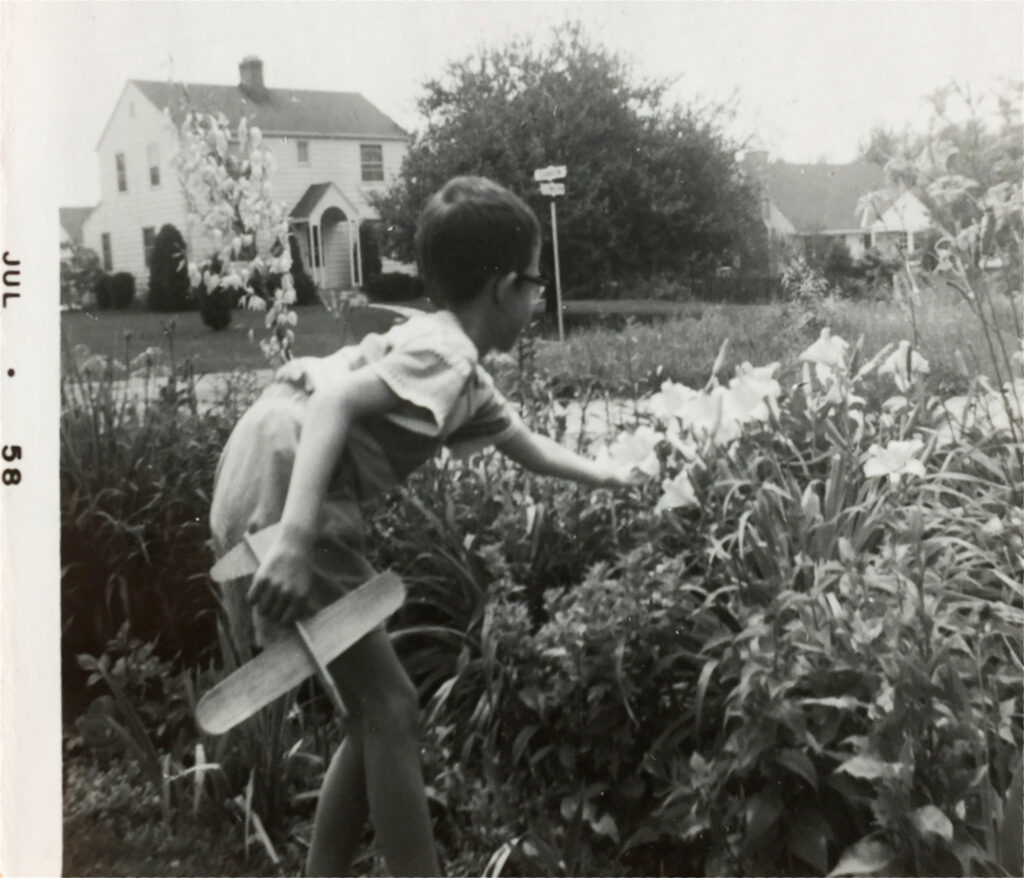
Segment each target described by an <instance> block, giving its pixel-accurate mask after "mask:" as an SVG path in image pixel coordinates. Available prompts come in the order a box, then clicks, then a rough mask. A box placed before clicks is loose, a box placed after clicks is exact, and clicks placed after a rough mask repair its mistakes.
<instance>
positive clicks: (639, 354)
mask: <svg viewBox="0 0 1024 878" xmlns="http://www.w3.org/2000/svg"><path fill="white" fill-rule="evenodd" d="M295 310H296V313H297V314H298V319H299V322H298V325H297V326H296V330H295V338H296V340H295V353H296V354H297V355H298V356H307V355H313V356H322V355H324V354H329V353H331V352H332V351H334V350H336V349H337V348H338V347H340V346H341V345H342V344H345V343H347V342H349V341H351V340H353V339H358V338H361V337H362V336H363V335H364V334H365V333H367V332H371V331H377V332H380V331H383V330H385V329H386V328H387V326H388V325H390V322H391V321H392V319H393V312H390V311H388V310H386V309H385V308H379V307H356V308H353V309H352V310H351V311H350V313H349V316H348V318H347V319H344V320H343V319H339V318H338V317H337V316H335V315H334V314H332V313H331V312H329V311H326V310H325V309H323V308H322V307H320V306H318V305H310V306H305V307H299V308H296V309H295ZM999 316H1000V321H999V326H998V330H999V335H1000V336H1001V338H1002V344H1003V346H1004V348H1005V350H1007V351H1008V352H1010V353H1013V352H1014V351H1017V350H1018V349H1019V347H1020V343H1019V341H1018V339H1017V335H1016V328H1015V327H1016V319H1018V318H1014V315H1013V310H1012V308H1011V307H1010V306H1009V304H1008V303H1004V307H1003V308H1002V309H1001V313H1000V315H999ZM794 318H795V315H794V314H793V312H792V311H789V310H787V309H786V308H785V307H784V306H783V305H781V304H778V303H772V304H753V305H736V304H722V305H717V304H708V303H695V302H690V303H682V304H677V303H668V302H646V303H645V302H643V301H641V300H636V301H631V302H624V301H623V302H603V301H595V302H570V303H567V306H566V325H567V338H566V340H565V342H564V343H560V342H558V340H557V333H556V331H555V327H554V321H553V320H552V319H551V318H550V317H544V318H541V319H540V320H539V321H538V324H537V327H538V329H539V331H538V333H537V335H536V337H537V341H538V343H537V365H538V368H539V369H540V371H541V372H542V373H543V374H544V375H545V376H546V377H547V378H548V379H550V380H551V381H552V383H553V385H554V386H555V387H556V388H562V390H563V392H564V393H566V394H572V393H574V392H576V391H577V390H578V389H579V388H580V387H581V386H583V385H584V384H589V385H591V386H595V387H599V388H601V389H606V390H610V391H612V392H615V393H628V392H630V391H632V390H637V389H639V390H652V389H655V387H656V386H657V384H659V383H660V381H661V380H663V379H664V378H672V379H674V380H677V381H683V382H685V383H687V384H690V385H697V384H701V383H703V382H704V381H706V380H707V378H708V370H709V369H710V367H711V364H712V362H713V361H714V359H715V355H716V354H717V352H718V350H719V348H720V346H721V344H722V342H723V341H724V340H725V339H727V338H728V339H729V350H728V353H727V358H726V361H725V367H726V374H727V373H728V372H731V370H732V368H733V366H735V365H737V364H739V363H742V362H744V361H747V362H751V363H770V362H776V361H777V362H780V363H781V364H782V365H783V367H784V368H785V367H792V366H793V365H795V363H796V358H797V356H798V354H799V353H800V351H801V350H803V347H805V346H806V338H805V337H804V335H805V334H804V333H802V332H800V331H799V330H798V328H797V327H795V326H794V325H793V323H794ZM627 320H628V321H631V322H628V323H627V322H626V321H627ZM817 320H818V322H819V323H821V324H822V325H828V326H830V327H831V329H832V332H833V334H835V335H840V336H842V337H843V338H845V339H846V340H847V341H849V342H850V343H851V344H853V343H855V342H856V341H857V340H858V339H859V338H861V337H862V336H863V338H864V343H863V348H864V351H865V352H866V353H867V354H868V355H870V354H873V353H874V352H876V351H878V350H879V349H880V348H881V347H882V346H883V345H885V344H887V343H892V342H898V341H900V340H901V339H904V338H905V339H909V340H913V339H914V338H915V325H914V324H915V323H916V337H917V343H918V345H919V347H920V350H921V352H922V353H923V354H924V356H925V357H926V358H928V360H929V361H930V363H931V366H932V371H933V374H938V375H940V376H942V377H943V379H944V380H945V381H946V383H948V384H949V385H951V386H952V385H955V384H957V383H958V381H959V380H960V379H961V378H962V376H961V369H960V365H959V364H958V363H957V352H959V353H960V356H961V358H962V360H963V361H964V362H965V363H966V364H967V366H968V367H969V368H970V370H971V372H973V373H981V374H985V375H988V376H989V377H990V378H992V379H996V378H999V377H1000V375H1001V373H1000V371H999V370H998V369H997V368H996V367H995V366H994V365H993V353H992V351H991V350H990V348H989V346H988V342H987V340H986V338H985V334H984V332H983V330H982V327H981V325H980V323H979V321H978V319H977V318H976V317H975V316H973V315H972V314H970V312H969V311H968V309H967V307H966V305H964V304H963V303H960V302H956V301H953V300H951V299H949V298H936V300H935V301H933V302H932V303H931V304H928V305H925V306H924V307H922V308H921V309H920V312H919V313H918V314H917V315H916V317H915V319H914V323H912V322H911V320H910V319H909V317H908V315H907V314H906V313H905V312H904V311H902V310H901V309H900V308H898V307H897V306H896V305H895V304H893V303H892V302H888V301H850V300H836V301H834V302H832V303H830V304H829V305H828V306H827V308H826V309H824V311H823V313H821V314H819V315H817ZM263 321H264V315H263V314H260V313H253V312H246V311H236V312H234V314H233V319H232V321H231V325H230V326H229V327H228V328H227V329H226V330H224V331H223V332H218V333H215V332H213V331H211V330H210V329H208V328H207V327H206V326H205V325H204V324H203V322H202V320H201V319H200V317H199V315H198V314H197V313H182V314H174V315H167V314H154V313H152V312H149V311H144V310H130V311H102V312H86V311H78V312H68V313H65V314H64V315H63V318H62V322H61V328H62V331H63V335H64V338H65V340H66V341H67V344H68V346H69V348H72V349H73V348H74V347H75V346H76V345H85V346H86V347H88V348H89V350H90V351H91V352H93V353H99V354H103V355H108V354H113V355H115V356H117V357H118V358H119V359H123V358H124V354H125V345H126V337H127V339H128V340H127V345H128V353H129V356H130V357H131V356H134V355H136V354H138V353H139V352H141V351H142V350H144V349H145V348H147V347H149V346H151V345H155V346H160V347H162V348H163V349H164V350H165V351H166V352H167V353H168V354H170V353H173V356H174V357H175V358H176V359H179V360H180V359H182V358H194V362H195V367H196V370H197V372H199V373H200V374H203V373H211V372H225V371H231V370H233V369H239V368H254V369H261V368H265V367H266V361H265V359H264V357H263V354H262V352H261V351H260V348H259V346H258V345H257V344H256V341H255V340H254V339H259V338H261V337H263V336H264V335H265V334H266V329H265V328H264V323H263ZM626 326H628V327H629V331H626ZM251 335H252V336H253V337H252V338H251V337H250V336H251ZM997 353H998V351H997ZM996 361H997V362H1002V361H1003V358H1002V356H997V357H996Z"/></svg>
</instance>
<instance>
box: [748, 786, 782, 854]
mask: <svg viewBox="0 0 1024 878" xmlns="http://www.w3.org/2000/svg"><path fill="white" fill-rule="evenodd" d="M782 810H783V808H782V799H781V798H780V796H779V794H778V793H777V792H775V790H774V789H763V790H761V791H760V792H758V793H755V794H754V795H753V796H751V798H750V799H749V800H748V802H747V844H748V845H751V846H756V845H757V844H759V843H760V842H761V841H762V840H763V839H764V837H765V836H766V835H768V834H769V833H771V832H772V831H774V829H775V826H776V824H777V823H778V822H779V818H780V817H781V816H782Z"/></svg>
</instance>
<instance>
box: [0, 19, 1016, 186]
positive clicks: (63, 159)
mask: <svg viewBox="0 0 1024 878" xmlns="http://www.w3.org/2000/svg"><path fill="white" fill-rule="evenodd" d="M4 5H5V6H7V8H6V9H4V10H3V13H4V14H6V17H7V19H8V21H7V24H8V28H7V35H8V37H11V36H12V32H13V39H15V40H16V41H18V42H19V43H20V44H21V46H22V47H25V46H26V45H27V46H29V47H30V48H31V50H32V51H35V52H39V53H44V55H45V57H46V59H47V69H48V72H49V75H48V76H47V80H48V81H46V82H45V83H28V82H26V83H25V86H24V88H25V89H26V91H29V92H30V93H31V94H32V96H33V98H34V99H36V100H38V99H40V98H42V99H43V100H45V101H46V102H47V105H48V107H49V108H50V109H51V110H52V113H51V116H52V119H53V123H54V126H53V131H54V136H53V139H52V140H51V141H50V142H49V143H48V144H47V146H46V149H47V153H48V155H49V156H50V157H51V158H52V159H53V160H52V162H48V164H50V166H51V167H52V168H53V172H54V173H55V174H57V175H58V180H57V191H58V192H59V193H60V198H61V203H62V204H65V205H83V206H84V205H92V204H95V203H96V201H97V200H98V198H99V171H98V168H97V163H96V158H95V147H96V143H97V141H98V139H99V136H100V134H101V132H102V130H103V126H104V125H105V123H106V121H107V119H108V117H109V115H110V112H111V110H112V109H113V106H114V103H115V101H116V100H117V97H118V95H119V94H120V91H121V89H122V87H123V85H124V82H125V81H126V80H127V79H131V78H135V79H167V78H168V77H172V78H173V79H175V80H176V81H184V82H206V83H221V84H233V83H236V82H237V81H238V79H237V78H238V62H239V61H240V60H241V59H242V58H243V57H244V56H246V55H257V56H259V57H260V58H261V59H262V60H263V64H264V75H265V79H266V82H267V84H268V86H270V87H274V86H280V87H290V88H308V89H327V90H332V89H333V90H339V91H358V92H362V93H363V94H364V95H365V96H366V97H367V98H369V99H370V100H371V101H372V102H373V103H374V104H376V105H377V106H378V107H379V108H380V109H381V110H383V111H384V112H385V113H387V114H388V115H389V116H391V117H392V118H393V119H394V120H395V121H396V122H398V123H399V124H400V125H402V126H403V127H405V128H406V129H407V130H415V129H416V128H418V127H419V126H420V125H421V120H420V118H419V116H418V114H417V110H416V99H417V96H418V95H419V94H420V93H421V89H422V84H423V82H424V81H426V80H427V79H429V78H431V77H437V76H440V75H441V74H442V73H443V71H444V68H445V65H446V63H447V62H449V61H451V60H453V59H458V58H462V57H464V56H466V55H467V54H469V53H471V52H473V51H475V50H476V49H478V48H479V47H481V46H489V47H497V46H500V45H501V44H502V43H504V42H505V41H507V40H508V39H510V38H512V37H514V36H519V37H526V38H528V39H530V40H537V41H543V40H545V39H546V38H547V36H548V34H549V33H550V31H551V29H552V28H553V27H554V26H556V25H557V24H558V23H559V22H561V21H566V20H578V21H580V22H581V23H582V24H583V26H584V28H585V30H586V31H587V33H588V34H589V35H590V36H591V37H592V38H593V39H594V40H595V41H597V42H599V43H600V44H602V45H604V46H605V47H607V48H608V49H610V50H612V51H614V52H617V53H619V54H621V55H622V56H624V57H625V58H626V59H627V60H628V61H629V62H630V64H631V66H632V68H633V70H634V71H635V72H636V74H637V75H638V76H644V77H657V78H660V77H665V78H669V79H671V80H672V81H673V83H674V85H673V87H672V91H671V95H672V97H673V98H674V99H676V100H678V101H680V102H682V103H690V102H693V101H702V100H710V101H728V100H735V106H736V115H735V118H734V119H733V120H732V121H731V122H730V123H729V124H728V125H727V126H726V130H727V132H728V133H729V134H730V135H732V136H733V137H734V139H735V140H737V141H738V142H749V143H751V144H752V145H754V146H757V147H759V148H765V149H767V150H768V151H769V153H770V154H771V156H773V157H774V158H777V159H782V160H786V161H793V162H810V161H817V160H822V159H824V160H828V161H833V162H846V161H851V160H853V159H854V158H855V157H856V154H857V147H858V145H859V144H860V143H861V142H863V141H864V140H866V138H867V136H868V134H869V132H870V130H871V128H872V127H873V126H875V125H878V124H884V125H887V126H890V127H892V128H895V129H897V130H902V129H903V128H905V127H906V126H908V125H910V126H912V127H913V126H917V127H920V126H923V125H924V124H925V121H926V104H925V101H924V98H925V96H926V95H927V94H929V93H930V92H932V91H934V90H935V89H936V88H938V87H939V86H941V85H943V84H945V83H947V82H949V81H950V79H951V78H953V79H956V80H957V81H959V82H962V83H966V84H968V85H969V86H970V87H971V89H972V90H973V91H975V92H979V93H985V92H989V93H991V92H992V91H993V90H994V89H996V88H998V86H999V84H1000V82H1001V80H1003V79H1005V78H1015V79H1019V78H1021V76H1022V65H1024V3H1021V2H1019V0H988V2H970V0H964V2H945V0H943V2H938V0H916V2H911V0H899V2H894V0H846V2H782V0H776V2H740V0H734V2H721V0H719V2H711V0H706V2H699V0H694V2H594V0H591V2H543V0H533V2H526V0H507V2H496V0H494V2H474V3H470V2H440V0H434V2H397V0H396V2H380V0H378V2H335V3H326V2H288V3H286V2H231V3H223V2H212V0H200V2H147V3H131V4H129V3H114V2H104V3H96V2H79V3H74V4H64V3H60V4H54V3H46V4H43V3H32V4H4ZM11 7H16V8H14V9H12V8H11ZM12 12H13V13H14V14H13V15H12V14H11V13H12ZM13 75H14V76H15V77H16V76H17V70H15V71H14V72H13ZM19 87H20V86H19V84H18V83H17V82H16V83H15V89H18V88H19ZM16 94H17V92H16Z"/></svg>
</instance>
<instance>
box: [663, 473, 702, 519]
mask: <svg viewBox="0 0 1024 878" xmlns="http://www.w3.org/2000/svg"><path fill="white" fill-rule="evenodd" d="M661 487H662V488H663V489H664V492H665V493H664V494H662V495H661V499H660V500H658V504H657V505H656V506H655V507H654V511H655V512H663V511H664V510H666V509H678V508H680V507H684V506H696V505H697V503H698V501H697V495H696V494H695V493H694V490H693V483H692V482H691V481H690V475H689V473H687V472H686V470H682V471H681V472H680V473H679V475H677V476H676V477H675V478H674V479H665V480H664V481H663V482H662V483H661Z"/></svg>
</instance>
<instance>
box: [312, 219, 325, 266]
mask: <svg viewBox="0 0 1024 878" xmlns="http://www.w3.org/2000/svg"><path fill="white" fill-rule="evenodd" d="M312 237H313V255H312V257H311V258H310V262H311V263H312V265H313V266H315V267H316V268H319V267H320V266H321V265H323V263H322V262H321V261H320V227H319V226H313V236H312Z"/></svg>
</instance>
